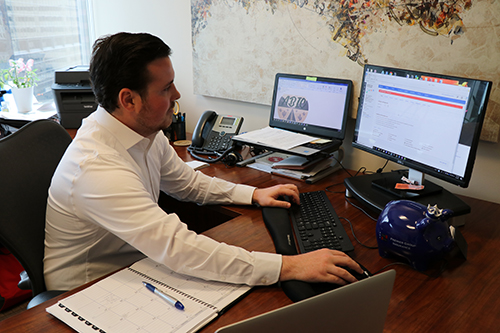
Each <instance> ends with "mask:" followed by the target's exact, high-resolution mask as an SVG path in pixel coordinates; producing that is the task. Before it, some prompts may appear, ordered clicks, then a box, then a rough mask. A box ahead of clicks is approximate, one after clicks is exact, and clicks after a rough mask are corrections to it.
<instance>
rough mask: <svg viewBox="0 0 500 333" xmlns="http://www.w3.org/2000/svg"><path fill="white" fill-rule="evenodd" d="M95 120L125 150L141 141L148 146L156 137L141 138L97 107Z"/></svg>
mask: <svg viewBox="0 0 500 333" xmlns="http://www.w3.org/2000/svg"><path fill="white" fill-rule="evenodd" d="M95 117H96V120H97V121H98V122H99V123H100V124H101V125H103V126H104V127H105V128H107V129H108V130H109V131H110V132H111V133H113V135H114V136H115V138H116V140H117V141H118V142H120V143H121V144H122V145H123V147H124V148H125V149H127V150H128V149H130V148H131V147H133V146H135V145H136V144H138V143H139V142H141V141H142V140H147V145H148V146H149V144H150V141H151V142H152V141H153V139H154V138H155V136H156V135H152V136H151V137H148V138H146V137H143V136H142V135H140V134H139V133H137V132H135V131H134V130H132V129H131V128H129V127H128V126H126V125H125V124H123V123H122V122H121V121H119V120H118V119H116V118H115V117H113V116H112V115H111V114H110V113H109V112H108V111H106V110H105V109H104V108H102V107H101V106H99V107H98V108H97V110H96V112H95Z"/></svg>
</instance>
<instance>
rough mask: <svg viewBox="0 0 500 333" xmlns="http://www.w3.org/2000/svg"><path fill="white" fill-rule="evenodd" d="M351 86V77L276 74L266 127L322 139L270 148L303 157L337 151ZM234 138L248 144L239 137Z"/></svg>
mask: <svg viewBox="0 0 500 333" xmlns="http://www.w3.org/2000/svg"><path fill="white" fill-rule="evenodd" d="M352 87H353V84H352V81H351V80H345V79H337V78H327V77H315V76H309V75H297V74H287V73H277V74H276V77H275V81H274V90H273V100H272V104H271V112H270V117H269V126H270V127H274V128H279V129H284V130H288V131H291V132H296V133H301V134H307V135H310V136H313V137H317V138H321V139H323V140H322V141H321V142H319V143H308V144H305V145H300V146H296V147H294V148H291V149H285V150H281V149H276V148H271V149H272V150H274V151H280V152H283V153H290V154H294V155H299V156H304V157H308V156H313V155H315V154H318V153H323V154H327V155H329V154H330V153H332V152H334V151H336V150H337V149H338V148H339V147H340V146H341V145H342V142H343V140H344V136H345V132H346V128H347V118H348V114H349V110H350V105H351V95H352ZM233 140H234V141H240V142H241V143H243V144H246V143H247V142H245V141H244V140H242V139H241V138H239V137H238V136H236V137H234V138H233ZM252 145H254V146H259V145H258V144H255V143H252ZM262 148H268V147H266V146H262Z"/></svg>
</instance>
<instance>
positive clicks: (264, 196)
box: [252, 184, 300, 208]
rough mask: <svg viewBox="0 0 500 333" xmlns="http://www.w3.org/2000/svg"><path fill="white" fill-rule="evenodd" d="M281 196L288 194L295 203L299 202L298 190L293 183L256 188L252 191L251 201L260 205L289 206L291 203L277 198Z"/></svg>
mask: <svg viewBox="0 0 500 333" xmlns="http://www.w3.org/2000/svg"><path fill="white" fill-rule="evenodd" d="M283 196H288V197H289V198H290V199H291V200H292V201H293V202H294V203H296V204H299V203H300V198H299V190H298V188H297V186H295V185H293V184H281V185H275V186H271V187H266V188H258V189H256V190H255V191H254V192H253V197H252V202H253V203H256V204H258V205H260V206H262V207H281V208H290V206H291V203H289V202H287V201H284V200H279V199H278V198H279V197H283Z"/></svg>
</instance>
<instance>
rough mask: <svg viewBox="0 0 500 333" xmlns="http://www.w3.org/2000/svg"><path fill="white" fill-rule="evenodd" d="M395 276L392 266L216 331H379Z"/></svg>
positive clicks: (383, 320) (223, 332) (251, 332)
mask: <svg viewBox="0 0 500 333" xmlns="http://www.w3.org/2000/svg"><path fill="white" fill-rule="evenodd" d="M395 278H396V271H394V270H390V271H387V272H384V273H380V274H377V275H375V276H372V277H370V278H367V279H364V280H361V281H358V282H356V283H352V284H349V285H346V286H344V287H341V288H337V289H334V290H332V291H329V292H326V293H324V294H320V295H317V296H314V297H311V298H308V299H306V300H303V301H300V302H297V303H294V304H291V305H288V306H285V307H283V308H280V309H277V310H274V311H271V312H267V313H264V314H262V315H260V316H257V317H253V318H250V319H247V320H244V321H241V322H238V323H235V324H232V325H229V326H225V327H221V328H220V329H219V330H217V332H218V333H233V332H234V333H256V332H257V333H266V332H270V333H279V332H342V333H346V332H348V333H349V332H363V333H366V332H382V331H383V330H384V323H385V317H386V315H387V309H388V307H389V301H390V299H391V293H392V287H393V285H394V280H395Z"/></svg>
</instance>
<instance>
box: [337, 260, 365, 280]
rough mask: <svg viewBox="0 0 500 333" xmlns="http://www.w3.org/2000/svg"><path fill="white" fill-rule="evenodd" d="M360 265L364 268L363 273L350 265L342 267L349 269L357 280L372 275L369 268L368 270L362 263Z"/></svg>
mask: <svg viewBox="0 0 500 333" xmlns="http://www.w3.org/2000/svg"><path fill="white" fill-rule="evenodd" d="M358 264H359V263H358ZM360 266H361V268H362V269H363V273H361V274H360V273H358V272H356V271H355V270H354V269H352V268H350V267H342V268H343V269H345V270H346V271H348V272H349V273H350V274H351V275H352V276H354V277H355V278H356V280H358V281H361V280H364V279H366V278H368V277H370V276H371V273H370V272H369V271H368V270H366V269H365V268H364V267H363V266H362V265H360Z"/></svg>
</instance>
